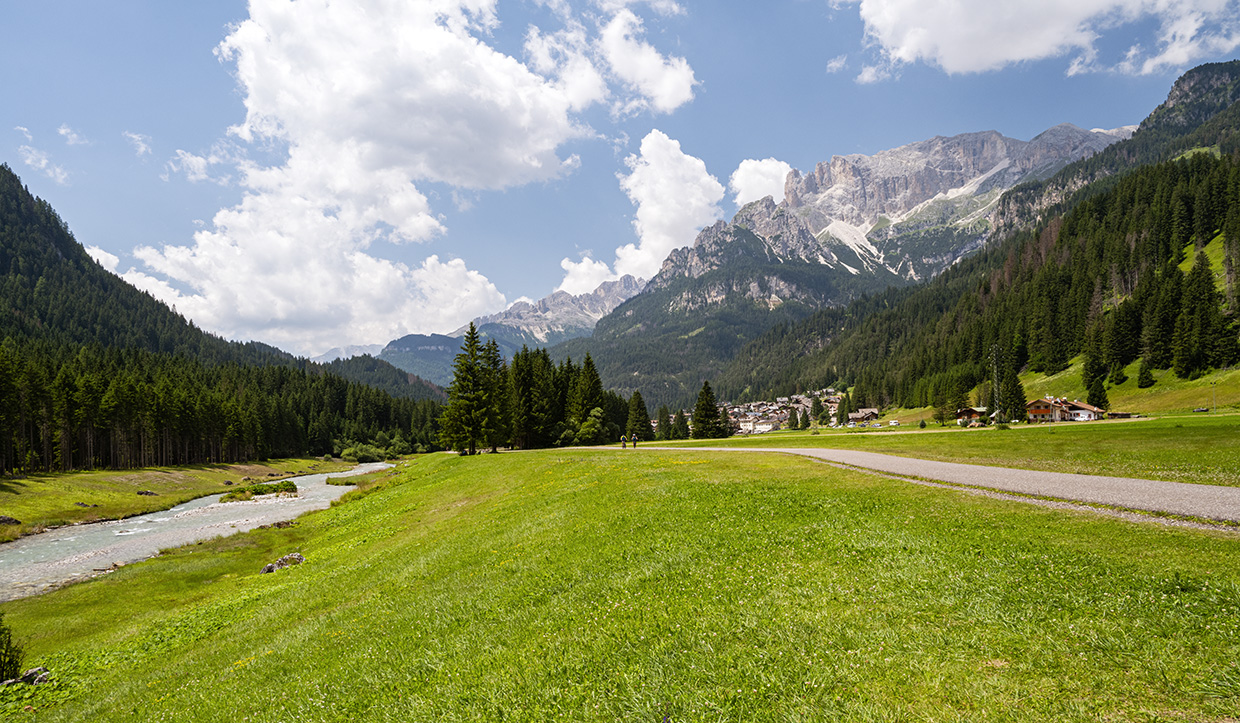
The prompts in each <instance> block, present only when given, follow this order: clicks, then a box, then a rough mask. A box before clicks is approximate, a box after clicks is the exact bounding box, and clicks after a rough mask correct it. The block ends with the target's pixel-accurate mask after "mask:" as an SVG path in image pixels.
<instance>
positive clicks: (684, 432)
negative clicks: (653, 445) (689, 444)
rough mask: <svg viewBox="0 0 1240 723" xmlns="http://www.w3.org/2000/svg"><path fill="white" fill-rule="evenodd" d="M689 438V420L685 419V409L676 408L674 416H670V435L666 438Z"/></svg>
mask: <svg viewBox="0 0 1240 723" xmlns="http://www.w3.org/2000/svg"><path fill="white" fill-rule="evenodd" d="M688 438H689V420H688V419H685V411H684V410H683V409H677V410H676V416H675V417H673V418H672V436H671V437H668V439H688Z"/></svg>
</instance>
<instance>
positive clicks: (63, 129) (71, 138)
mask: <svg viewBox="0 0 1240 723" xmlns="http://www.w3.org/2000/svg"><path fill="white" fill-rule="evenodd" d="M56 132H57V133H59V134H60V135H61V137H63V138H64V139H65V143H67V144H69V145H71V146H84V145H87V144H89V143H90V141H88V140H86V138H84V137H83V136H82V135H80V134H79V133H77V131H74V130H73V129H72V128H70V127H69V124H68V123H62V124H60V128H57V129H56Z"/></svg>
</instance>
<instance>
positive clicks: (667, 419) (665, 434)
mask: <svg viewBox="0 0 1240 723" xmlns="http://www.w3.org/2000/svg"><path fill="white" fill-rule="evenodd" d="M654 438H655V439H657V440H659V441H663V440H665V439H671V438H672V413H671V412H670V411H668V409H667V405H666V404H660V405H659V411H658V412H656V413H655V429H654Z"/></svg>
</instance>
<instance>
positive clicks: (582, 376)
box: [565, 353, 606, 424]
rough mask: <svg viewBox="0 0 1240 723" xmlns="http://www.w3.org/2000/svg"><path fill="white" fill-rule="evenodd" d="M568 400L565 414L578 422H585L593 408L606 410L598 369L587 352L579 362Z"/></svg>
mask: <svg viewBox="0 0 1240 723" xmlns="http://www.w3.org/2000/svg"><path fill="white" fill-rule="evenodd" d="M570 363H571V362H570ZM568 400H569V401H568V409H566V410H565V416H566V417H568V418H569V419H572V420H573V421H575V422H577V423H579V424H585V422H586V420H587V419H588V418H589V417H590V412H592V411H594V410H595V409H603V410H604V411H606V404H605V400H604V398H603V382H602V380H601V379H599V376H598V369H596V368H595V366H594V360H593V359H591V358H590V355H589V353H587V354H586V358H585V361H583V362H582V363H581V369H580V370H579V371H578V372H577V374H576V379H575V380H574V383H573V386H572V391H571V392H570V393H569V397H568Z"/></svg>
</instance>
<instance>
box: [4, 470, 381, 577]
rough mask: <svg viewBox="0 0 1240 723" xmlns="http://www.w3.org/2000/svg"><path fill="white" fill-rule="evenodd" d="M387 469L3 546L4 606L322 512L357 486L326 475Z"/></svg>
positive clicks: (317, 478)
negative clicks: (172, 550)
mask: <svg viewBox="0 0 1240 723" xmlns="http://www.w3.org/2000/svg"><path fill="white" fill-rule="evenodd" d="M390 466H391V465H389V464H386V463H384V462H375V463H372V464H363V465H358V466H357V467H355V468H354V469H352V470H350V471H348V472H333V473H331V474H330V475H328V474H312V475H305V476H301V477H292V478H290V479H292V480H293V481H294V482H296V483H297V495H296V496H278V495H265V496H263V497H258V498H255V499H253V500H249V501H246V502H220V501H219V498H220V496H221V495H219V494H212V495H208V496H206V497H199V498H198V499H196V500H191V501H189V502H186V503H185V504H181V505H177V506H176V507H173V508H172V509H170V510H163V511H161V512H151V513H149V514H145V515H139V516H137V517H129V518H127V519H124V520H110V521H108V522H94V523H90V524H84V525H70V526H68V527H60V528H57V529H54V530H49V531H47V532H42V533H39V534H37V535H28V536H26V537H23V538H21V539H18V540H15V541H13V542H7V543H4V544H0V601H4V600H15V599H17V598H21V597H26V596H28V595H35V594H38V593H40V592H43V591H44V590H48V589H50V588H53V587H58V586H60V585H63V584H65V583H67V582H73V581H75V580H83V579H86V578H88V577H93V576H95V575H98V574H100V573H103V572H106V571H109V570H111V569H113V566H114V565H115V564H121V565H125V564H128V563H131V562H138V561H139V560H145V559H147V558H148V557H154V556H155V555H157V554H159V551H160V550H162V549H165V548H169V547H179V546H181V545H187V544H190V543H193V542H197V541H199V540H208V539H211V538H213V537H219V536H221V535H231V534H234V533H237V532H245V531H246V530H252V529H254V528H255V527H258V526H260V525H270V524H272V523H274V522H280V521H283V520H291V519H293V518H295V517H297V516H299V515H301V514H302V513H304V512H308V511H310V510H319V509H325V508H327V507H329V506H331V503H332V500H334V499H336V498H338V497H340V496H341V495H343V494H344V493H345V492H348V491H349V490H350V489H352V486H348V485H329V484H327V478H328V477H329V476H331V477H350V476H353V475H359V474H366V473H367V472H373V471H375V470H378V469H383V468H385V467H390Z"/></svg>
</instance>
